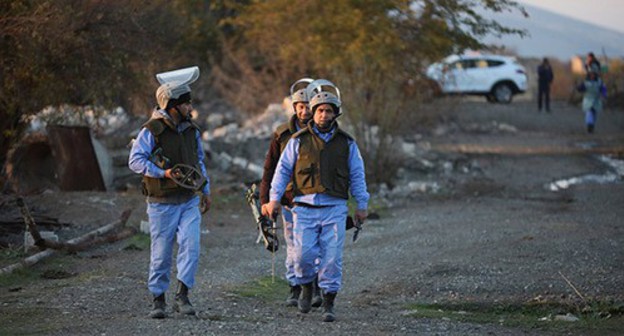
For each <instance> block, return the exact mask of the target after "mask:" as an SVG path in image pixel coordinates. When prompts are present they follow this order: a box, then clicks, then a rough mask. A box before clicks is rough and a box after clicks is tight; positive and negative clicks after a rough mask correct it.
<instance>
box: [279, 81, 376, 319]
mask: <svg viewBox="0 0 624 336" xmlns="http://www.w3.org/2000/svg"><path fill="white" fill-rule="evenodd" d="M340 107H341V101H340V98H339V97H338V96H337V95H334V94H333V93H331V92H326V91H322V92H319V93H317V94H315V95H314V97H312V98H311V99H310V108H311V109H312V115H313V117H312V121H311V122H310V123H308V126H307V127H306V128H304V129H302V130H300V131H299V132H297V133H295V134H294V135H293V136H292V139H291V140H290V141H289V142H288V144H287V145H286V148H285V149H284V152H283V153H282V156H281V158H280V160H279V162H278V164H277V167H276V169H275V176H274V177H273V181H272V183H271V192H270V202H269V203H268V205H267V212H268V213H275V212H278V211H279V209H280V204H279V200H280V199H281V198H282V196H283V195H284V192H285V191H286V186H287V185H288V183H290V182H291V181H292V185H293V192H294V195H295V198H294V204H295V206H294V208H293V209H292V212H293V220H294V226H293V237H294V239H293V240H294V246H295V248H294V250H295V275H296V281H297V283H298V284H299V285H301V286H302V293H301V297H300V299H299V304H298V305H299V310H300V311H301V312H302V313H308V312H309V311H310V309H311V301H312V291H313V281H314V279H315V278H316V277H317V276H318V281H319V287H320V288H321V289H322V291H323V304H322V311H323V321H325V322H333V321H334V320H335V318H336V316H335V313H334V301H335V298H336V295H337V293H338V292H339V291H340V288H341V285H342V252H343V251H342V250H343V247H344V239H345V229H346V224H345V222H346V218H347V214H348V207H347V200H348V198H349V193H351V195H353V196H354V197H355V199H356V202H357V210H356V213H355V217H356V219H357V220H359V221H360V222H363V221H364V220H365V219H366V217H367V215H368V212H367V209H368V200H369V194H368V192H367V187H366V180H365V173H364V162H363V161H362V157H361V155H360V152H359V150H358V147H357V144H356V143H355V140H354V139H353V137H351V136H350V135H349V134H347V133H346V132H344V131H343V130H342V129H341V128H340V127H339V126H338V123H337V122H336V118H337V117H338V116H340V114H341V109H340ZM319 255H320V260H321V263H320V265H319V267H318V275H317V273H316V269H317V266H316V264H315V260H316V258H318V257H319Z"/></svg>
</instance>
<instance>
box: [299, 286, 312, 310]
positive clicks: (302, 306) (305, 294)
mask: <svg viewBox="0 0 624 336" xmlns="http://www.w3.org/2000/svg"><path fill="white" fill-rule="evenodd" d="M312 287H314V285H313V284H312V282H310V283H307V284H305V285H301V296H299V311H300V312H302V313H304V314H305V313H307V312H309V311H310V309H311V308H312V292H313V291H314V289H313V288H312Z"/></svg>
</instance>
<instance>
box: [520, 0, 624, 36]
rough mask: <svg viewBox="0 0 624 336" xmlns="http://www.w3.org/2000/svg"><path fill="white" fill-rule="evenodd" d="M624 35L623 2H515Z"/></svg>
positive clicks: (595, 0)
mask: <svg viewBox="0 0 624 336" xmlns="http://www.w3.org/2000/svg"><path fill="white" fill-rule="evenodd" d="M517 1H518V2H519V3H520V4H528V5H531V6H535V7H539V8H541V9H546V10H549V11H551V12H555V13H557V14H560V15H566V16H570V17H573V18H575V19H578V20H582V21H586V22H589V23H593V24H595V25H599V26H601V27H606V28H609V29H613V30H615V31H618V32H621V33H624V0H517Z"/></svg>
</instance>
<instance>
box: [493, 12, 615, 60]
mask: <svg viewBox="0 0 624 336" xmlns="http://www.w3.org/2000/svg"><path fill="white" fill-rule="evenodd" d="M523 6H524V8H525V9H526V10H527V12H528V13H529V16H530V17H529V18H524V17H523V16H522V15H520V14H519V13H517V12H514V13H504V14H495V16H492V18H493V19H495V20H497V21H498V22H499V23H501V24H503V25H505V26H509V27H514V28H519V29H526V30H527V31H528V32H529V34H530V36H527V37H525V38H524V39H522V38H519V37H516V36H504V37H503V38H496V37H488V38H486V39H485V42H486V43H491V44H497V45H505V46H506V47H507V48H509V49H512V50H515V51H516V52H517V53H518V55H519V56H525V57H538V58H541V57H554V58H558V59H561V60H569V59H570V58H571V57H573V56H575V55H579V56H585V55H587V53H588V52H590V51H593V52H594V53H595V54H596V56H602V49H603V48H604V50H605V52H606V54H607V56H608V57H609V58H614V57H624V33H620V32H617V31H614V30H610V29H608V28H602V27H600V26H596V25H593V24H591V23H586V22H583V21H579V20H577V19H574V18H571V17H568V16H563V15H560V14H556V13H554V12H551V11H548V10H544V9H540V8H537V7H534V6H530V5H523ZM622 19H623V20H624V18H622Z"/></svg>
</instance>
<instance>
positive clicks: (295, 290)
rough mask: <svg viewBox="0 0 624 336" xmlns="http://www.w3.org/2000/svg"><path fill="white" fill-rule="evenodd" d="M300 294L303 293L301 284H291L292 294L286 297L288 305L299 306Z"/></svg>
mask: <svg viewBox="0 0 624 336" xmlns="http://www.w3.org/2000/svg"><path fill="white" fill-rule="evenodd" d="M299 295H301V286H299V285H297V286H290V295H289V296H288V299H286V306H287V307H297V303H298V302H299Z"/></svg>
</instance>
